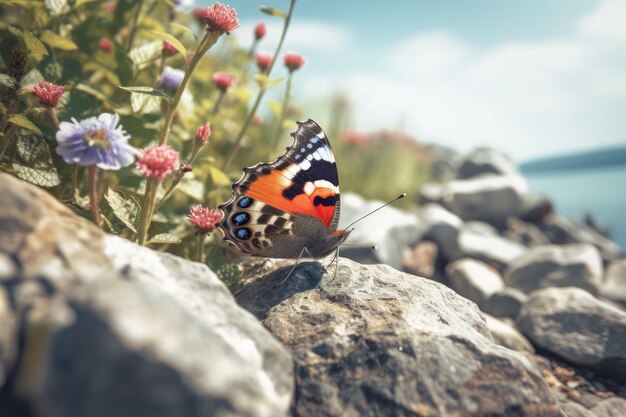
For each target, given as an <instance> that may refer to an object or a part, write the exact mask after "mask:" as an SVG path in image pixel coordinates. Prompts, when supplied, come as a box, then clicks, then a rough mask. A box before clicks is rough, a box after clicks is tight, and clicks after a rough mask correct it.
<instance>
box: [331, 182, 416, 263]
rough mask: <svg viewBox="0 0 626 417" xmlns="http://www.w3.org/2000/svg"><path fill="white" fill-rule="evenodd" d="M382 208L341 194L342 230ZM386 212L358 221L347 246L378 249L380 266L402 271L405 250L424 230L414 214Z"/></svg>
mask: <svg viewBox="0 0 626 417" xmlns="http://www.w3.org/2000/svg"><path fill="white" fill-rule="evenodd" d="M383 204H384V202H382V201H367V200H364V199H363V198H362V197H360V196H358V195H356V194H352V193H345V194H342V195H341V220H340V222H339V228H345V227H347V226H348V225H349V224H350V223H352V222H353V221H355V220H357V219H358V218H359V217H361V216H363V215H365V214H367V213H370V212H372V211H374V210H375V209H377V208H379V207H380V206H382V205H383ZM383 210H384V211H380V212H378V213H375V214H372V215H371V216H369V217H366V218H365V219H363V220H361V221H359V223H357V224H356V225H355V230H354V231H353V232H352V234H351V235H350V238H349V239H348V243H351V244H358V245H367V246H371V245H376V246H378V249H377V250H376V251H375V252H374V255H375V256H376V258H378V260H379V261H380V262H383V263H386V264H387V265H391V266H393V267H394V268H396V269H401V268H402V262H403V257H402V250H403V249H404V248H405V247H406V246H410V245H412V244H414V243H416V242H417V241H418V240H419V239H420V237H421V235H422V230H423V227H424V226H423V225H422V222H421V221H420V220H419V218H418V217H417V216H416V215H414V214H412V213H409V212H406V211H403V210H400V209H397V208H395V207H385V208H384V209H383Z"/></svg>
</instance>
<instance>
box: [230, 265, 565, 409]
mask: <svg viewBox="0 0 626 417" xmlns="http://www.w3.org/2000/svg"><path fill="white" fill-rule="evenodd" d="M290 269H291V268H290V267H287V268H283V269H280V270H278V271H276V272H275V273H273V274H270V275H269V276H266V277H263V278H262V279H260V280H257V281H255V282H252V283H250V284H248V285H246V286H244V287H243V288H242V289H241V291H240V292H239V293H238V294H237V296H236V297H237V300H238V302H239V303H240V305H242V306H244V307H245V308H247V309H249V310H250V311H251V312H252V313H253V314H255V315H256V316H257V317H259V318H260V319H262V320H263V324H265V326H266V327H267V328H268V329H270V331H271V332H272V333H273V334H274V335H275V336H276V337H278V338H279V340H281V341H282V342H283V344H285V346H288V347H289V349H290V350H291V352H292V354H293V356H294V359H295V364H296V370H295V374H296V397H295V402H294V405H293V408H294V411H293V412H294V415H298V416H303V417H304V416H365V417H367V416H413V415H421V416H427V415H428V416H444V415H445V416H448V417H457V416H467V415H468V413H471V415H473V416H485V417H486V416H495V415H507V413H510V410H515V413H516V415H520V416H539V415H541V416H545V417H549V416H561V413H560V410H559V406H558V403H557V402H556V401H555V400H554V399H553V398H552V396H551V394H550V390H549V388H548V387H547V386H546V385H545V383H544V381H543V379H542V378H541V376H540V374H539V373H538V371H537V370H536V369H535V368H534V366H533V365H532V364H531V362H530V361H529V360H527V359H526V358H525V357H524V356H523V355H522V354H520V353H518V352H514V351H512V350H509V349H506V348H503V347H501V346H498V345H496V344H495V343H494V342H493V340H492V339H491V335H490V333H489V331H488V329H487V327H486V325H485V321H484V319H483V318H482V317H481V314H480V312H479V310H478V309H477V308H476V306H475V304H473V303H471V302H470V301H468V300H466V299H464V298H462V297H460V296H458V295H456V294H455V293H454V292H453V291H452V290H450V289H448V288H446V287H444V286H443V285H441V284H439V283H436V282H434V281H432V280H427V279H424V278H420V277H415V276H412V275H408V274H405V273H401V272H398V271H396V270H394V269H392V268H390V267H388V266H384V265H359V264H356V263H354V262H352V261H349V260H346V259H343V258H342V259H340V260H339V265H338V270H337V272H336V274H335V271H333V270H330V271H328V272H325V271H324V269H323V268H322V267H321V265H320V264H319V263H317V262H307V263H302V264H300V265H298V266H297V267H296V268H295V270H294V272H293V273H292V275H291V276H290V277H289V279H287V280H285V277H286V274H287V273H288V272H289V270H290Z"/></svg>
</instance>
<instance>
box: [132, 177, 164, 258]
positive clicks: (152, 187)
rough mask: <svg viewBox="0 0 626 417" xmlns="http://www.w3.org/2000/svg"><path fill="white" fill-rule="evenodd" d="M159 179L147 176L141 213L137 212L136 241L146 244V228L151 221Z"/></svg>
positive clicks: (148, 227)
mask: <svg viewBox="0 0 626 417" xmlns="http://www.w3.org/2000/svg"><path fill="white" fill-rule="evenodd" d="M160 184H161V181H160V180H158V179H156V178H148V181H147V182H146V192H145V193H144V198H143V204H142V205H141V213H139V227H138V230H137V243H139V244H140V245H142V246H143V245H145V244H146V239H147V236H148V229H150V223H152V215H153V214H154V207H155V202H156V194H157V191H158V189H159V185H160Z"/></svg>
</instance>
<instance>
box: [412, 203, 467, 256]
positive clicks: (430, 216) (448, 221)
mask: <svg viewBox="0 0 626 417" xmlns="http://www.w3.org/2000/svg"><path fill="white" fill-rule="evenodd" d="M420 217H421V218H422V219H423V221H424V229H425V231H424V238H425V239H429V240H432V241H433V242H435V243H436V244H437V246H438V247H439V251H440V253H441V254H442V256H443V257H444V258H446V259H448V260H450V259H458V258H459V257H460V254H461V249H460V248H459V241H458V240H459V234H460V233H461V230H462V229H463V227H464V223H463V220H461V218H460V217H459V216H457V215H456V214H454V213H452V212H450V211H449V210H447V209H446V208H444V207H443V206H440V205H439V204H433V203H431V204H426V205H425V206H423V207H422V209H421V210H420Z"/></svg>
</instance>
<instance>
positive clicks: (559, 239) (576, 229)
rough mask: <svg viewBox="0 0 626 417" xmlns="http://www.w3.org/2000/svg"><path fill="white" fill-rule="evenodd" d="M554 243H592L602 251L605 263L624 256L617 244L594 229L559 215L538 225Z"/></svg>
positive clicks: (551, 216) (548, 218)
mask: <svg viewBox="0 0 626 417" xmlns="http://www.w3.org/2000/svg"><path fill="white" fill-rule="evenodd" d="M537 225H538V226H539V227H540V228H541V230H542V231H543V232H544V234H545V235H546V236H547V237H548V239H550V241H551V242H552V243H557V244H564V243H590V244H592V245H593V246H595V247H596V248H598V250H599V251H600V254H601V255H602V259H603V260H604V262H610V261H613V260H615V259H618V258H620V257H623V256H624V251H623V250H622V249H621V248H620V247H619V245H617V244H616V243H615V242H613V241H611V240H610V239H608V238H607V237H606V236H603V235H602V234H600V233H598V232H597V231H596V230H594V229H593V228H592V227H589V226H587V225H585V224H583V223H581V222H577V221H575V220H572V219H569V218H567V217H565V216H561V215H558V214H550V215H549V216H547V217H546V218H545V219H544V220H543V221H542V222H541V223H538V224H537Z"/></svg>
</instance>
